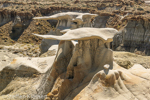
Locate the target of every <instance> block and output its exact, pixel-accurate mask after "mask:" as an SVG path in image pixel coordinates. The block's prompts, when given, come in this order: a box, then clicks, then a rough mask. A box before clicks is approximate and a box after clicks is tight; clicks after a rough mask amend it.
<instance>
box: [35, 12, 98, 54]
mask: <svg viewBox="0 0 150 100" xmlns="http://www.w3.org/2000/svg"><path fill="white" fill-rule="evenodd" d="M96 16H97V15H96V14H90V13H78V12H63V13H58V14H54V15H51V16H47V17H46V16H45V17H35V18H33V19H38V20H41V19H42V20H57V21H58V23H57V25H56V30H55V31H50V32H49V33H48V34H47V35H62V33H60V30H64V29H76V28H80V27H91V25H92V21H91V20H92V19H93V18H94V17H96ZM58 43H59V41H57V40H46V39H43V40H42V43H41V45H40V48H41V54H42V53H44V52H46V51H47V50H48V49H49V48H50V47H51V46H52V45H53V44H58Z"/></svg>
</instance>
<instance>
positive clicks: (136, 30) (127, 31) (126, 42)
mask: <svg viewBox="0 0 150 100" xmlns="http://www.w3.org/2000/svg"><path fill="white" fill-rule="evenodd" d="M149 31H150V30H149V22H147V21H146V20H142V19H141V20H137V21H136V20H129V21H128V23H127V25H126V27H125V28H124V29H123V30H122V32H120V34H117V35H116V36H115V37H114V41H113V49H114V50H125V51H130V52H135V53H136V52H137V51H141V52H143V53H144V54H143V55H150V52H149V51H150V43H149V42H150V41H149V40H150V36H149ZM141 54H142V53H141Z"/></svg>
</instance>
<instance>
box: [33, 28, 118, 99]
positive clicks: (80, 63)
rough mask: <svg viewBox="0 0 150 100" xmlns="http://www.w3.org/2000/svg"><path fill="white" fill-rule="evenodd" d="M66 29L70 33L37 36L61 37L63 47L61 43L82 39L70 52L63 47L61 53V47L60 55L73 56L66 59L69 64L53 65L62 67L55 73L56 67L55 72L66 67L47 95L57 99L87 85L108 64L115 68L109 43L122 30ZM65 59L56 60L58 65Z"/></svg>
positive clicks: (55, 38) (46, 37)
mask: <svg viewBox="0 0 150 100" xmlns="http://www.w3.org/2000/svg"><path fill="white" fill-rule="evenodd" d="M62 32H66V33H65V34H64V35H61V36H54V35H37V34H35V35H36V36H39V37H42V38H44V39H54V40H61V41H60V43H59V46H60V44H61V42H63V43H67V42H70V43H72V40H78V43H77V44H76V45H75V46H72V47H73V48H72V50H71V51H70V53H69V51H67V50H69V49H64V51H63V50H61V49H60V50H61V51H63V52H62V54H61V55H59V54H58V53H59V49H58V52H57V55H59V57H63V56H64V54H72V55H71V56H70V57H69V58H70V60H68V61H69V62H68V61H65V63H67V64H65V66H62V65H59V66H55V67H54V66H53V68H57V67H58V69H57V72H55V70H56V69H55V70H53V71H54V72H55V73H58V72H59V71H58V70H60V68H64V69H65V70H64V71H61V72H60V73H59V74H57V77H55V78H56V80H55V82H54V84H53V87H52V89H51V92H50V93H49V94H48V96H47V99H48V98H49V99H50V98H51V99H52V98H53V99H58V100H63V99H65V97H66V96H67V95H69V93H71V92H72V91H73V90H75V89H76V88H77V87H79V86H80V85H81V86H83V87H84V86H85V84H86V83H88V82H89V81H90V80H91V79H92V77H93V76H94V74H95V73H96V72H98V71H99V70H103V69H104V67H103V66H104V65H105V64H109V65H110V66H109V67H108V69H112V68H113V53H112V51H111V50H110V49H109V43H110V42H112V41H113V40H112V38H113V36H114V35H115V34H116V33H117V32H118V31H117V30H116V29H113V28H100V29H98V28H87V27H84V28H78V29H72V30H64V31H62ZM63 46H64V47H63V48H66V47H67V48H68V45H63ZM65 52H66V53H65ZM67 57H68V56H67ZM63 58H64V57H63ZM61 62H62V59H61ZM61 62H60V61H59V62H58V61H56V62H55V61H54V65H55V63H58V64H63V63H64V61H63V63H61ZM60 66H62V67H60ZM51 73H52V72H51ZM83 87H82V88H83ZM80 90H81V88H79V89H77V91H76V93H78V92H79V91H80ZM63 91H65V92H63ZM76 93H75V94H72V97H74V96H75V95H76ZM72 97H71V98H72Z"/></svg>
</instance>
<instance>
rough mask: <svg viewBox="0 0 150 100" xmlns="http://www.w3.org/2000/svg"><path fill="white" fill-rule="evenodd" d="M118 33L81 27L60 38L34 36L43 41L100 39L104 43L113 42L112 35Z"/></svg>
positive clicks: (104, 29) (110, 29)
mask: <svg viewBox="0 0 150 100" xmlns="http://www.w3.org/2000/svg"><path fill="white" fill-rule="evenodd" d="M116 33H118V31H117V30H116V29H114V28H89V27H83V28H78V29H73V30H68V31H67V32H66V33H65V34H64V35H62V36H55V35H38V34H34V35H36V36H39V37H42V38H44V39H53V40H69V41H70V40H87V39H93V38H97V39H101V40H103V41H104V42H111V41H113V37H114V35H115V34H116Z"/></svg>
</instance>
